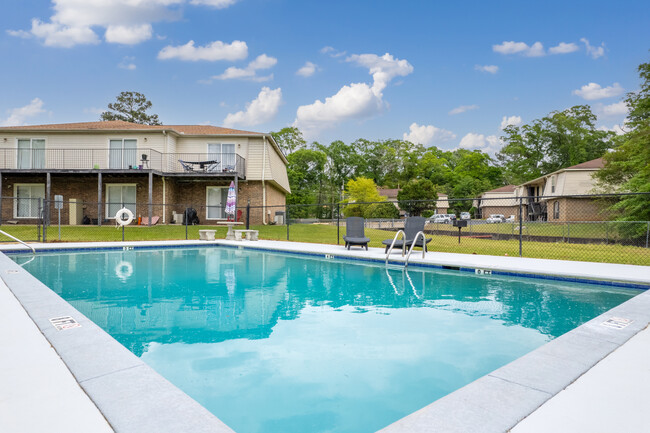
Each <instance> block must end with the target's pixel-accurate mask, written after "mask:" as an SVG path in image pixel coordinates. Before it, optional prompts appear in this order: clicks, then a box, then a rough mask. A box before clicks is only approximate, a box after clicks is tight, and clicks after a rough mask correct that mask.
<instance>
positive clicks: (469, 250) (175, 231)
mask: <svg viewBox="0 0 650 433" xmlns="http://www.w3.org/2000/svg"><path fill="white" fill-rule="evenodd" d="M508 225H509V224H491V225H490V226H495V227H502V228H505V227H507V226H508ZM479 227H480V226H479ZM251 228H253V229H255V230H259V231H260V238H261V239H269V240H287V226H271V225H269V226H252V227H251ZM450 228H451V229H453V227H450ZM0 229H2V230H4V231H6V232H8V233H10V234H12V235H14V236H16V237H17V238H19V239H24V240H30V241H35V240H36V226H27V225H16V226H11V225H3V226H2V227H0ZM203 229H214V230H216V231H217V234H216V236H217V238H224V237H225V235H226V228H225V227H223V226H218V227H216V226H190V227H188V228H187V232H188V238H189V239H198V238H199V230H203ZM288 229H289V239H290V240H291V241H297V242H313V243H326V244H336V243H337V228H336V226H331V225H325V224H296V225H290V226H289V228H288ZM454 230H456V229H454ZM344 234H345V227H341V229H340V236H341V240H340V242H341V245H343V239H342V238H343V235H344ZM366 236H368V237H369V238H370V239H371V242H370V246H372V247H382V246H383V245H382V243H381V241H382V240H384V239H392V238H393V236H394V232H390V231H385V230H379V229H366ZM429 237H432V238H433V240H432V241H431V243H429V249H430V250H432V251H441V252H451V253H466V254H482V255H498V256H503V255H508V256H518V255H519V242H518V240H492V239H480V238H468V237H463V238H462V239H461V243H460V244H458V238H457V237H454V236H446V235H429ZM124 238H125V240H127V241H143V240H174V239H185V226H174V225H160V226H153V227H145V226H129V227H126V229H125V237H124ZM47 239H48V242H58V227H57V226H50V227H49V228H48V231H47ZM121 240H122V230H119V229H116V228H115V227H114V226H102V227H96V226H62V227H61V241H62V242H89V241H121ZM7 241H9V239H7ZM341 247H342V246H341ZM523 256H524V257H535V258H547V259H562V260H583V261H591V262H607V263H625V264H635V265H650V249H647V248H641V247H632V246H621V245H605V244H588V245H584V244H571V243H566V242H557V243H550V242H528V241H525V240H524V242H523Z"/></svg>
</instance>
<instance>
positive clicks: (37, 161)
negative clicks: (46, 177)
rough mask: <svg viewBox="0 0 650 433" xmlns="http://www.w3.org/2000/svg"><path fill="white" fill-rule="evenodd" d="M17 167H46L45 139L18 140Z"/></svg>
mask: <svg viewBox="0 0 650 433" xmlns="http://www.w3.org/2000/svg"><path fill="white" fill-rule="evenodd" d="M17 158H18V160H17V161H16V167H17V168H22V169H32V168H45V140H43V139H35V138H33V139H20V140H18V150H17Z"/></svg>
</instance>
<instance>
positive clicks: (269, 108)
mask: <svg viewBox="0 0 650 433" xmlns="http://www.w3.org/2000/svg"><path fill="white" fill-rule="evenodd" d="M281 103H282V89H280V88H279V87H278V88H277V89H274V90H271V89H270V88H268V87H262V90H261V91H260V93H259V94H258V95H257V98H255V99H253V100H252V101H251V102H249V103H248V104H246V110H245V111H238V112H237V113H230V114H228V115H227V116H226V118H225V119H224V121H223V124H224V126H225V127H227V128H230V127H232V126H235V125H243V126H253V125H259V124H260V123H265V122H268V121H269V120H271V119H273V118H274V117H275V115H276V114H277V113H278V109H279V108H280V104H281Z"/></svg>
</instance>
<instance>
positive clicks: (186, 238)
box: [184, 206, 189, 240]
mask: <svg viewBox="0 0 650 433" xmlns="http://www.w3.org/2000/svg"><path fill="white" fill-rule="evenodd" d="M184 220H185V240H188V239H189V238H188V237H187V223H188V221H187V206H185V218H184Z"/></svg>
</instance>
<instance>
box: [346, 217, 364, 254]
mask: <svg viewBox="0 0 650 433" xmlns="http://www.w3.org/2000/svg"><path fill="white" fill-rule="evenodd" d="M363 226H364V220H363V218H361V217H349V218H347V219H346V220H345V236H343V240H344V241H345V247H346V248H347V249H348V250H349V249H350V247H351V246H352V245H359V246H361V247H366V251H368V242H370V238H367V237H366V236H365V234H364V233H363Z"/></svg>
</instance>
